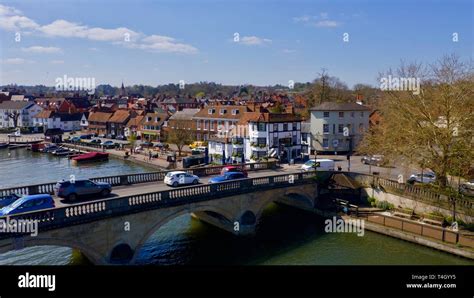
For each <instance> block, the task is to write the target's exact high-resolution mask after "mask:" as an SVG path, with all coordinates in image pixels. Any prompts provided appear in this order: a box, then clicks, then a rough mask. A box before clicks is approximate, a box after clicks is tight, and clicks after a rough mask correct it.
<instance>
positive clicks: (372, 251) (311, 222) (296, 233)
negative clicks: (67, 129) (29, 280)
mask: <svg viewBox="0 0 474 298" xmlns="http://www.w3.org/2000/svg"><path fill="white" fill-rule="evenodd" d="M8 152H9V151H8V150H0V188H5V187H8V186H14V185H27V184H37V183H42V182H50V181H55V180H58V179H62V178H67V177H69V175H71V174H73V175H75V176H76V177H77V178H86V177H96V176H108V175H119V174H127V173H138V172H145V171H153V169H150V168H144V167H143V166H141V165H136V164H133V163H131V162H127V161H122V160H116V159H110V160H109V161H108V162H104V163H97V164H90V165H87V166H80V167H77V166H72V165H71V164H70V163H69V162H68V160H67V159H65V158H60V157H54V156H50V155H47V154H41V153H32V152H29V151H27V150H24V149H17V150H12V151H10V153H11V155H10V156H8ZM137 263H138V264H141V265H145V264H146V265H149V264H154V265H176V264H183V265H188V264H189V265H191V264H192V265H241V264H249V265H385V264H387V265H390V264H393V265H395V264H400V265H418V264H424V265H474V262H472V261H470V260H467V259H464V258H460V257H456V256H453V255H450V254H447V253H443V252H440V251H437V250H434V249H431V248H427V247H423V246H420V245H416V244H412V243H409V242H405V241H402V240H398V239H395V238H391V237H388V236H384V235H380V234H376V233H373V232H369V231H366V232H365V234H364V236H363V237H359V236H357V234H351V233H329V234H328V233H325V232H324V220H323V219H322V218H318V217H316V216H314V215H313V214H310V213H307V212H304V211H300V210H296V209H293V208H290V207H285V206H279V205H276V204H272V205H269V207H268V208H267V209H266V210H265V212H264V214H263V216H262V220H261V222H260V224H259V226H258V229H257V235H256V236H255V237H252V238H239V237H236V236H233V235H231V234H230V233H227V232H224V231H221V230H219V229H217V228H215V227H213V226H210V225H208V224H205V223H202V222H200V221H198V220H195V219H191V217H190V216H189V215H183V216H180V217H178V218H176V219H174V220H172V221H170V222H168V223H167V224H166V225H164V226H162V227H161V228H160V229H159V230H158V231H157V232H156V233H155V234H154V235H153V236H152V237H151V238H150V239H149V240H148V242H147V243H146V244H145V245H144V246H143V248H142V249H141V251H140V253H139V257H138V259H137ZM14 264H18V265H74V264H87V260H86V259H84V258H83V257H82V256H81V255H80V254H77V253H76V252H74V251H72V250H71V249H69V248H64V247H47V246H43V247H30V248H26V249H22V250H18V251H11V252H8V253H5V254H0V265H14Z"/></svg>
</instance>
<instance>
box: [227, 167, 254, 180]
mask: <svg viewBox="0 0 474 298" xmlns="http://www.w3.org/2000/svg"><path fill="white" fill-rule="evenodd" d="M227 172H234V173H243V174H244V176H245V178H247V177H248V173H247V171H246V170H245V169H243V168H242V167H239V166H225V167H223V168H222V170H221V175H224V174H225V173H227Z"/></svg>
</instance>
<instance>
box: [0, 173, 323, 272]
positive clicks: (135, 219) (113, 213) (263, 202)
mask: <svg viewBox="0 0 474 298" xmlns="http://www.w3.org/2000/svg"><path fill="white" fill-rule="evenodd" d="M314 175H315V174H314V173H312V172H308V173H293V174H285V175H277V176H269V177H259V178H249V179H242V180H235V181H230V182H224V183H217V184H206V185H198V186H189V187H183V188H176V189H171V190H164V191H159V192H151V193H142V194H137V195H132V196H125V197H118V198H110V199H104V200H98V201H92V202H87V203H82V204H75V205H71V206H66V207H61V208H54V209H49V210H42V211H36V212H30V213H23V214H18V215H12V216H10V219H29V220H37V221H38V222H39V233H38V235H37V236H30V235H27V234H6V233H3V234H1V235H0V253H4V252H7V251H10V250H14V249H20V248H23V247H30V246H38V245H54V246H66V247H71V248H74V249H77V250H79V251H80V252H82V254H84V255H85V256H86V257H87V258H88V259H89V260H90V261H91V262H93V263H94V264H123V263H133V262H134V261H135V258H136V256H137V255H138V253H139V251H140V248H141V247H142V246H143V244H144V243H145V242H146V241H147V240H148V238H149V237H150V236H151V235H152V234H153V233H154V232H155V231H156V230H158V229H159V228H160V227H161V226H162V225H164V224H166V223H167V222H169V221H170V220H172V219H174V218H176V217H178V216H181V215H183V214H191V215H192V216H194V217H196V218H198V219H200V220H202V221H205V222H207V223H210V224H212V225H215V226H217V227H219V228H221V229H224V230H226V231H229V232H231V233H234V234H236V235H241V236H245V235H252V234H254V233H255V230H256V227H257V225H258V222H259V220H260V217H261V215H262V212H263V210H264V209H265V207H266V206H267V205H268V204H270V203H272V202H277V203H282V204H286V205H289V206H293V207H297V208H301V209H304V210H309V211H315V207H316V205H317V199H318V184H317V182H316V180H314Z"/></svg>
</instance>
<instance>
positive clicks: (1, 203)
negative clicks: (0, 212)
mask: <svg viewBox="0 0 474 298" xmlns="http://www.w3.org/2000/svg"><path fill="white" fill-rule="evenodd" d="M19 198H21V196H20V195H17V194H16V193H12V194H9V195H7V196H3V197H0V208H3V207H5V206H7V205H10V204H11V203H13V202H15V201H16V200H18V199H19Z"/></svg>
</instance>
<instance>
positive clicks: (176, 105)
mask: <svg viewBox="0 0 474 298" xmlns="http://www.w3.org/2000/svg"><path fill="white" fill-rule="evenodd" d="M200 105H201V103H200V102H199V101H198V100H197V99H196V98H188V97H172V98H165V99H163V100H162V101H161V102H159V107H160V108H162V109H163V110H165V111H171V112H176V111H182V110H183V109H196V108H199V106H200Z"/></svg>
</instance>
